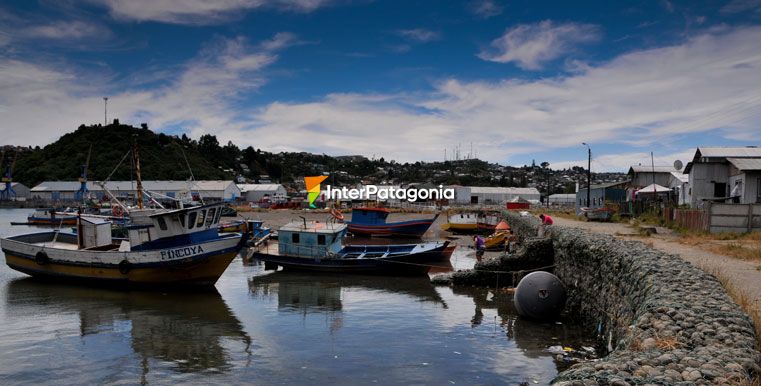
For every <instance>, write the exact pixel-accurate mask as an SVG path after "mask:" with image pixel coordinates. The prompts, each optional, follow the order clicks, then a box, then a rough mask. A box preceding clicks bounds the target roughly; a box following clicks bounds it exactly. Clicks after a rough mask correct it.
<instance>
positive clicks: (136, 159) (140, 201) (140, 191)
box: [132, 140, 143, 209]
mask: <svg viewBox="0 0 761 386" xmlns="http://www.w3.org/2000/svg"><path fill="white" fill-rule="evenodd" d="M132 159H133V162H134V164H135V181H136V182H137V208H138V209H143V181H142V180H141V179H140V153H139V152H138V147H137V140H134V141H133V142H132Z"/></svg>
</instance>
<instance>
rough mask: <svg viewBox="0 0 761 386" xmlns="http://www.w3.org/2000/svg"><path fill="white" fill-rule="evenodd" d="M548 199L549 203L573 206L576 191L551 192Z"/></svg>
mask: <svg viewBox="0 0 761 386" xmlns="http://www.w3.org/2000/svg"><path fill="white" fill-rule="evenodd" d="M549 201H550V205H560V206H574V203H575V202H576V193H569V194H561V193H556V194H551V195H550V200H549Z"/></svg>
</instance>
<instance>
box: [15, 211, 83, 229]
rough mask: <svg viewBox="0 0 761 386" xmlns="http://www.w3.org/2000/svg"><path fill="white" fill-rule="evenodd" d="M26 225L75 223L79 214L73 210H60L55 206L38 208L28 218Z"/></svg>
mask: <svg viewBox="0 0 761 386" xmlns="http://www.w3.org/2000/svg"><path fill="white" fill-rule="evenodd" d="M26 221H27V224H25V225H48V226H60V225H75V224H76V223H77V214H76V213H71V212H58V211H56V210H55V209H53V208H43V209H37V210H35V211H34V213H32V214H30V215H29V217H27V219H26Z"/></svg>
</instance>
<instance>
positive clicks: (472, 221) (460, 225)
mask: <svg viewBox="0 0 761 386" xmlns="http://www.w3.org/2000/svg"><path fill="white" fill-rule="evenodd" d="M441 229H443V230H445V231H450V232H456V233H458V232H461V233H465V232H475V231H476V230H478V214H477V213H474V212H463V213H452V214H449V215H447V223H446V224H443V225H442V226H441Z"/></svg>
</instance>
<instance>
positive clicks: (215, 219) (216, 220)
mask: <svg viewBox="0 0 761 386" xmlns="http://www.w3.org/2000/svg"><path fill="white" fill-rule="evenodd" d="M221 215H222V211H221V210H218V211H217V215H216V216H214V223H215V224H218V223H219V217H220V216H221Z"/></svg>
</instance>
